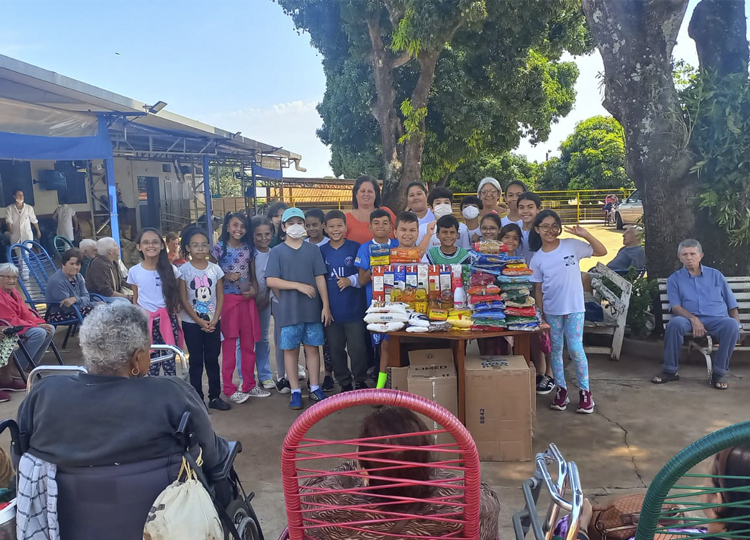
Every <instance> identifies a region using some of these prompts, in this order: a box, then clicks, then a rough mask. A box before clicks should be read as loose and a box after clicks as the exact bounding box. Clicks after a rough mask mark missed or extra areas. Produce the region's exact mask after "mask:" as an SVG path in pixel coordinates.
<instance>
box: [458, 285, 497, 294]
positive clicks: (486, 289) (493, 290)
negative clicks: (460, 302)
mask: <svg viewBox="0 0 750 540" xmlns="http://www.w3.org/2000/svg"><path fill="white" fill-rule="evenodd" d="M466 292H467V293H469V296H473V295H485V294H500V287H498V286H497V285H475V286H473V287H469V290H468V291H466Z"/></svg>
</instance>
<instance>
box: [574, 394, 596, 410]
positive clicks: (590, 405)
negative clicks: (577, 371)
mask: <svg viewBox="0 0 750 540" xmlns="http://www.w3.org/2000/svg"><path fill="white" fill-rule="evenodd" d="M578 395H579V398H578V408H577V409H576V412H577V413H581V414H591V413H593V412H594V397H593V396H592V395H591V392H589V391H588V390H580V391H579V392H578Z"/></svg>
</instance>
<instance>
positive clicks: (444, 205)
mask: <svg viewBox="0 0 750 540" xmlns="http://www.w3.org/2000/svg"><path fill="white" fill-rule="evenodd" d="M427 201H428V202H429V203H430V206H431V207H432V212H433V213H434V214H435V223H437V220H439V219H440V218H441V217H443V216H450V215H451V214H453V193H452V192H451V190H449V189H447V188H444V187H436V188H433V189H432V190H431V191H430V195H429V196H428V197H427ZM428 225H429V224H427V223H424V224H422V225H420V226H419V239H418V240H417V244H418V245H421V244H422V239H423V238H424V237H425V236H426V235H427V228H428ZM436 231H437V228H436ZM455 245H456V246H457V247H460V248H463V249H470V248H471V237H470V236H469V229H468V228H467V227H466V224H464V223H459V225H458V239H457V240H456V243H455ZM439 246H440V239H439V238H438V237H437V232H435V233H434V234H433V235H432V239H431V240H430V243H429V245H428V246H427V247H428V249H429V248H433V247H439Z"/></svg>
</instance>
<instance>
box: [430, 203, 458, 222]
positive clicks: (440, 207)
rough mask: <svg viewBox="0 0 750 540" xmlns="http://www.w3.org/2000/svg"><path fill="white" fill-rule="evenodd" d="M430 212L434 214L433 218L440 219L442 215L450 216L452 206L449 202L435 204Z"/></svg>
mask: <svg viewBox="0 0 750 540" xmlns="http://www.w3.org/2000/svg"><path fill="white" fill-rule="evenodd" d="M432 213H433V214H435V218H437V219H440V218H441V217H443V216H450V215H451V214H452V213H453V208H452V207H451V205H450V204H448V203H444V204H436V205H435V206H433V207H432Z"/></svg>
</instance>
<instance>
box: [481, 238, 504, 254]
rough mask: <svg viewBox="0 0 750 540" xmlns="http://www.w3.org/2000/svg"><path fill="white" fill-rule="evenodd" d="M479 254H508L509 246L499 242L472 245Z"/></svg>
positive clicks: (492, 241)
mask: <svg viewBox="0 0 750 540" xmlns="http://www.w3.org/2000/svg"><path fill="white" fill-rule="evenodd" d="M472 246H473V248H474V251H476V252H477V253H494V254H497V253H506V252H507V251H508V246H506V245H505V244H503V243H502V242H498V241H497V240H481V241H479V242H474V244H473V245H472Z"/></svg>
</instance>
